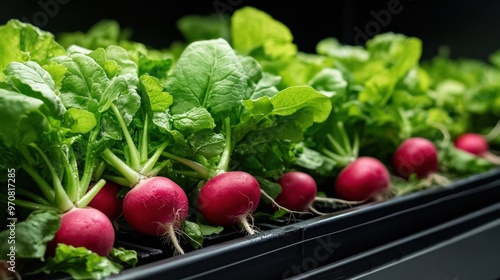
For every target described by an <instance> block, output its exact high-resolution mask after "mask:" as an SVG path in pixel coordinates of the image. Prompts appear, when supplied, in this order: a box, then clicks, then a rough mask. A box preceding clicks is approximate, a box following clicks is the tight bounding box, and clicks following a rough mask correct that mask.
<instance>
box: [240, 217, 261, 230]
mask: <svg viewBox="0 0 500 280" xmlns="http://www.w3.org/2000/svg"><path fill="white" fill-rule="evenodd" d="M247 217H248V218H250V219H251V220H252V224H250V223H249V222H248V220H247ZM239 220H240V223H241V225H242V226H243V228H244V229H245V231H246V232H248V234H250V235H252V234H255V233H257V232H256V231H255V230H254V228H253V217H252V216H251V215H242V216H240V217H239Z"/></svg>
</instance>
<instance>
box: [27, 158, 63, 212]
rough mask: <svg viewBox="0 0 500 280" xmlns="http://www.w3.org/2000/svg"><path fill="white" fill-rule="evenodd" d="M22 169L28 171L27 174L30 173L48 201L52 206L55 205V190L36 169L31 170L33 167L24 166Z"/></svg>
mask: <svg viewBox="0 0 500 280" xmlns="http://www.w3.org/2000/svg"><path fill="white" fill-rule="evenodd" d="M21 168H22V169H24V171H26V173H28V174H29V175H30V176H31V178H32V179H33V180H34V181H35V182H36V184H37V185H38V187H39V188H40V190H41V191H42V193H43V195H44V196H45V198H46V199H47V201H49V202H50V204H53V203H54V201H55V198H56V196H55V192H54V189H52V187H51V186H50V185H49V183H47V181H45V179H44V178H43V177H42V176H40V174H39V173H38V172H37V171H36V170H35V169H33V168H31V166H28V165H26V164H23V165H22V167H21Z"/></svg>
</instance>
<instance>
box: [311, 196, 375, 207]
mask: <svg viewBox="0 0 500 280" xmlns="http://www.w3.org/2000/svg"><path fill="white" fill-rule="evenodd" d="M367 200H368V199H364V200H360V201H350V200H344V199H339V198H333V197H319V196H318V197H316V198H315V199H314V201H320V202H328V203H334V204H337V203H338V204H345V205H358V204H363V203H365V202H366V201H367Z"/></svg>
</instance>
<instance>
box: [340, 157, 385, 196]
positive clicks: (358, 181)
mask: <svg viewBox="0 0 500 280" xmlns="http://www.w3.org/2000/svg"><path fill="white" fill-rule="evenodd" d="M390 179H391V178H390V174H389V171H388V170H387V168H386V167H385V165H384V164H383V163H382V162H381V161H379V160H378V159H376V158H373V157H359V158H357V159H356V160H354V161H353V162H351V163H350V164H348V165H347V166H346V167H344V169H342V170H341V171H340V173H339V174H338V175H337V178H336V180H335V193H336V196H337V197H338V198H340V199H344V200H348V201H364V200H366V199H370V198H371V197H374V196H376V195H378V194H384V193H385V192H387V191H389V189H390V187H391V184H390Z"/></svg>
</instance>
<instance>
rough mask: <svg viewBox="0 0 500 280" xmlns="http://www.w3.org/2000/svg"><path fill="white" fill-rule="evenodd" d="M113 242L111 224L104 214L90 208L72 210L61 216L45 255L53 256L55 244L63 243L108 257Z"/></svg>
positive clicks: (113, 231)
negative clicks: (59, 224) (57, 228)
mask: <svg viewBox="0 0 500 280" xmlns="http://www.w3.org/2000/svg"><path fill="white" fill-rule="evenodd" d="M114 242H115V230H114V228H113V224H112V223H111V221H110V220H109V219H108V217H107V216H106V215H104V213H102V212H101V211H99V210H97V209H94V208H91V207H88V208H74V209H72V210H70V211H68V212H66V213H64V214H63V215H62V217H61V226H60V228H59V230H58V231H57V232H56V234H55V236H54V239H52V241H50V242H49V243H48V244H47V254H49V255H54V254H55V249H56V247H57V244H59V243H63V244H66V245H70V246H73V247H85V248H87V249H88V250H91V251H92V252H94V253H96V254H98V255H100V256H108V255H109V253H110V252H111V249H112V248H113V245H114Z"/></svg>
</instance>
